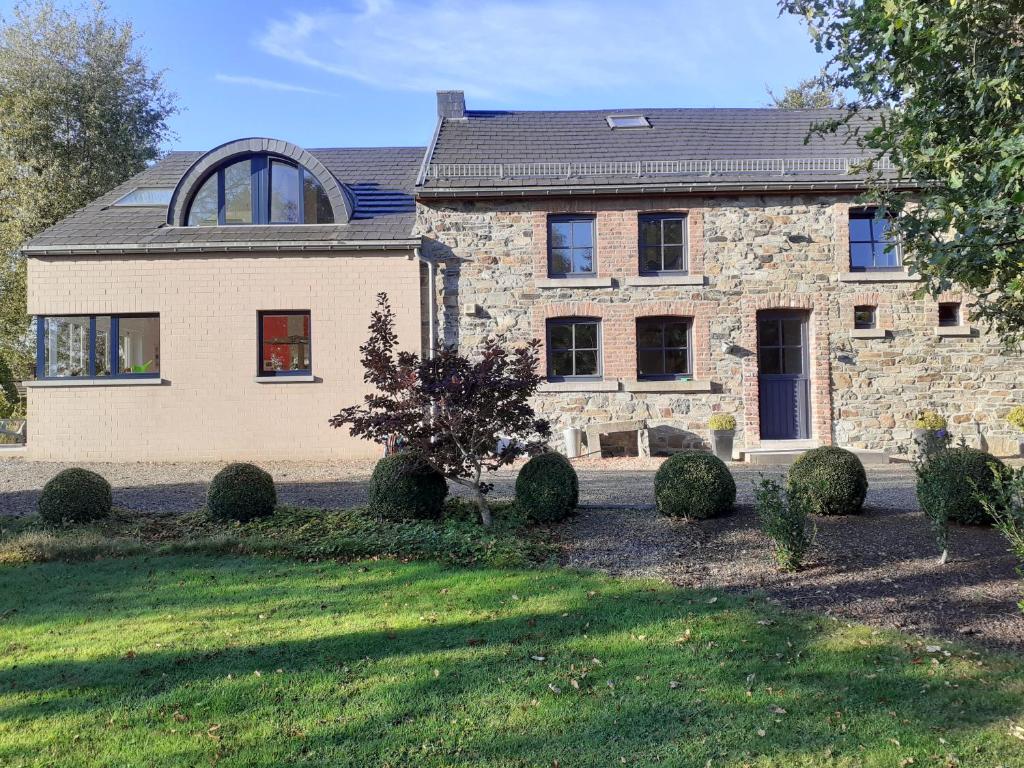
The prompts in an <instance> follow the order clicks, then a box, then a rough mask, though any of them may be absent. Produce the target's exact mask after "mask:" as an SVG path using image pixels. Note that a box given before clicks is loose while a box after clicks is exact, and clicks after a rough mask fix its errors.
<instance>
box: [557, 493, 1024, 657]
mask: <svg viewBox="0 0 1024 768" xmlns="http://www.w3.org/2000/svg"><path fill="white" fill-rule="evenodd" d="M870 502H871V496H870V495H869V505H868V506H867V508H866V509H865V513H864V514H862V515H859V516H856V517H832V518H821V517H819V518H816V523H817V527H818V532H817V539H816V541H815V546H814V548H813V550H812V551H811V553H810V555H809V557H808V561H807V565H806V568H805V569H804V570H803V571H801V572H799V573H796V574H781V573H779V572H778V571H777V570H776V569H775V567H774V562H773V560H772V551H771V544H770V542H769V540H768V539H766V538H765V537H764V536H763V535H762V534H761V533H760V531H759V530H758V526H757V519H756V516H755V513H754V510H753V508H752V507H751V505H750V504H749V503H747V504H742V503H741V504H739V505H738V506H737V509H736V510H735V512H734V514H732V515H731V516H729V517H725V518H720V519H717V520H707V521H699V522H696V521H695V522H690V521H685V520H670V519H667V518H663V517H660V516H659V515H658V514H657V513H656V512H655V511H654V510H653V509H650V508H647V509H611V510H609V509H585V510H582V511H581V512H580V514H579V515H578V516H577V517H576V518H575V519H574V520H573V521H571V522H569V523H567V524H566V525H564V526H562V527H561V529H560V531H559V537H560V541H561V545H562V550H563V558H562V559H563V563H564V564H565V565H569V566H574V567H581V568H593V569H598V570H601V571H605V572H608V573H612V574H621V575H629V576H641V577H653V578H659V579H664V580H667V581H670V582H671V583H673V584H678V585H680V586H685V587H712V588H721V589H727V590H730V591H739V592H751V591H760V592H761V593H763V594H767V595H768V597H769V598H770V599H774V600H778V601H779V602H780V603H781V604H783V605H785V606H788V607H791V608H798V609H803V610H810V611H814V612H818V613H826V614H830V615H832V616H835V617H842V618H848V619H851V620H856V621H861V622H865V623H868V624H873V625H876V626H880V627H891V628H896V629H900V630H904V631H909V632H913V633H915V634H920V635H927V636H933V637H943V638H947V639H958V640H968V641H971V642H975V643H979V644H982V645H985V646H988V647H992V648H997V649H1004V650H1016V651H1021V650H1024V615H1022V613H1021V611H1020V609H1019V608H1018V606H1017V603H1018V601H1020V600H1021V598H1022V595H1021V590H1022V581H1021V579H1020V577H1019V576H1018V575H1017V574H1016V573H1015V567H1016V562H1015V559H1014V557H1013V555H1012V553H1010V552H1009V550H1008V546H1007V544H1006V542H1005V540H1004V539H1003V538H1002V537H1001V536H1000V535H999V533H998V532H997V531H995V530H992V529H990V528H977V527H964V526H957V527H956V528H955V529H954V531H953V533H952V542H951V560H950V562H948V563H947V564H946V565H939V564H938V560H937V554H938V553H937V551H936V547H935V542H934V540H933V537H932V534H931V531H930V530H929V527H928V524H927V521H926V520H925V518H924V516H923V515H922V514H921V513H920V512H918V511H917V510H916V509H915V510H911V511H908V510H906V509H903V510H901V509H895V508H893V507H892V506H890V505H888V504H886V503H885V499H881V498H880V499H879V502H880V503H879V504H878V505H871V504H870Z"/></svg>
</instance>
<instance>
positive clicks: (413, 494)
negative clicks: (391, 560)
mask: <svg viewBox="0 0 1024 768" xmlns="http://www.w3.org/2000/svg"><path fill="white" fill-rule="evenodd" d="M369 490H370V512H372V513H373V514H375V515H377V516H378V517H380V518H382V519H385V520H438V519H440V518H441V515H442V514H443V512H444V500H445V497H446V496H447V495H448V483H447V482H446V481H445V479H444V476H443V475H442V474H441V473H440V472H438V471H437V470H436V469H434V468H433V467H431V466H430V465H429V464H428V463H427V462H426V461H424V460H423V458H422V457H420V456H418V455H416V454H415V453H412V452H411V451H402V452H400V453H393V454H391V455H390V456H385V457H384V458H383V459H381V460H380V461H378V462H377V466H375V467H374V468H373V475H372V476H371V477H370V489H369Z"/></svg>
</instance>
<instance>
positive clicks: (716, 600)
mask: <svg viewBox="0 0 1024 768" xmlns="http://www.w3.org/2000/svg"><path fill="white" fill-rule="evenodd" d="M717 602H718V598H717V597H712V598H711V599H710V600H708V605H714V604H715V603H717Z"/></svg>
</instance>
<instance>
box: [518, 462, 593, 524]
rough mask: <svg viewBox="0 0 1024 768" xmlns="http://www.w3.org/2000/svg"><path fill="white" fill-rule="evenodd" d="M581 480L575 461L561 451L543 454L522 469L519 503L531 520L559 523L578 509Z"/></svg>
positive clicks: (520, 471)
mask: <svg viewBox="0 0 1024 768" xmlns="http://www.w3.org/2000/svg"><path fill="white" fill-rule="evenodd" d="M579 499H580V482H579V478H578V477H577V476H576V470H575V469H573V466H572V464H570V463H569V460H568V459H567V458H565V456H563V455H562V454H560V453H541V454H538V455H536V456H534V457H533V458H532V459H530V460H529V461H528V462H526V464H525V465H524V466H523V468H522V469H521V470H519V476H518V477H517V478H516V504H517V505H518V506H519V508H520V509H522V510H523V511H524V512H525V513H526V514H527V515H528V516H529V518H530V519H531V520H536V521H537V522H541V523H555V522H558V521H560V520H564V519H565V518H567V517H569V515H571V514H572V513H573V512H575V511H576V505H577V504H578V503H579Z"/></svg>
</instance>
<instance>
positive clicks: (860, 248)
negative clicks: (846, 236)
mask: <svg viewBox="0 0 1024 768" xmlns="http://www.w3.org/2000/svg"><path fill="white" fill-rule="evenodd" d="M901 268H902V259H901V256H900V252H899V244H898V243H896V242H895V240H893V238H892V237H891V235H890V221H889V219H888V217H886V216H885V215H884V214H883V215H879V212H878V209H876V208H851V209H850V270H851V271H853V272H871V271H884V270H896V269H901Z"/></svg>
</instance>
